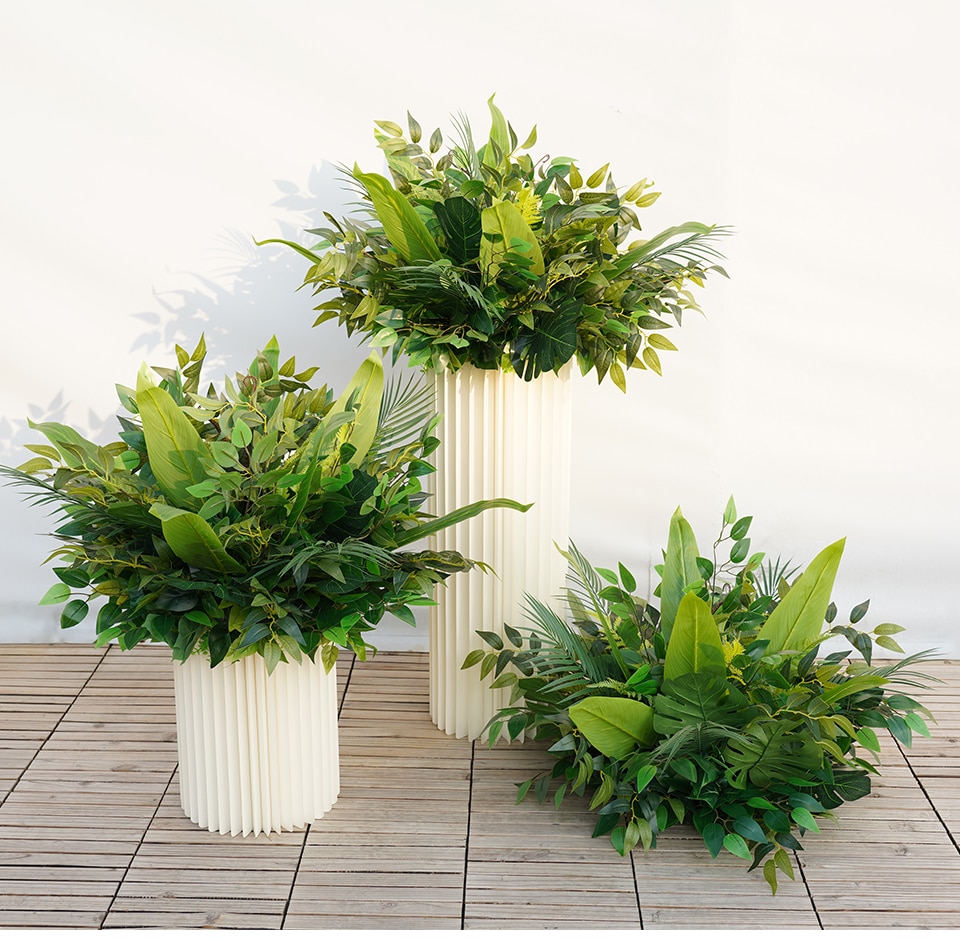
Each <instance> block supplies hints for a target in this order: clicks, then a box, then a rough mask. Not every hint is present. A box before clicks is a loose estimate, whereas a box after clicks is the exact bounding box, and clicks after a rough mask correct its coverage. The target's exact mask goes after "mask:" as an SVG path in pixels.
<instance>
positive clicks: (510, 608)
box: [430, 364, 572, 739]
mask: <svg viewBox="0 0 960 940" xmlns="http://www.w3.org/2000/svg"><path fill="white" fill-rule="evenodd" d="M435 384H436V400H437V411H438V412H439V413H440V414H442V415H443V420H442V421H441V423H440V428H439V432H438V436H439V437H440V439H441V444H440V447H439V448H438V449H437V451H436V453H435V454H434V458H435V464H436V467H437V477H436V484H435V486H436V498H435V506H436V512H437V514H438V515H443V514H444V513H447V512H450V511H452V510H454V509H456V508H457V507H459V506H463V505H465V504H467V503H471V502H474V501H475V500H478V499H493V498H495V497H501V496H502V497H508V498H510V499H516V500H519V501H520V502H522V503H531V502H532V503H534V505H533V507H532V508H531V509H530V510H528V511H527V512H526V513H520V512H515V511H514V510H509V509H494V510H490V511H488V512H485V513H482V514H481V515H479V516H477V517H475V518H473V519H469V520H467V521H466V522H461V523H459V524H458V525H456V526H453V527H451V528H449V529H446V530H444V531H443V532H440V533H439V534H438V535H437V536H436V547H437V548H438V549H440V550H456V551H459V552H461V553H462V554H464V555H466V556H467V557H468V558H472V559H474V560H477V561H483V562H485V563H486V564H488V565H490V566H491V567H492V568H493V569H494V572H495V574H489V573H484V572H482V571H480V570H479V569H474V570H473V571H469V572H467V573H465V574H457V575H454V576H453V577H451V578H450V579H448V580H447V581H446V582H445V583H444V584H443V585H440V586H439V587H438V588H437V592H436V599H437V601H438V606H437V607H433V608H431V611H430V715H431V717H432V718H433V721H434V722H435V723H436V725H437V727H438V728H440V729H441V730H442V731H446V732H447V733H448V734H455V735H456V736H457V737H458V738H462V737H469V738H471V739H474V738H477V737H479V735H480V733H481V732H482V731H483V728H484V726H485V725H486V724H487V722H488V721H489V720H490V719H491V718H492V717H493V716H494V715H495V714H496V712H497V711H498V710H499V709H500V708H502V707H504V706H506V705H507V704H508V703H509V690H503V689H491V688H489V686H490V682H491V680H492V676H487V677H486V678H485V679H483V680H481V679H480V670H479V668H478V667H475V668H473V669H468V670H466V671H461V669H460V667H461V665H462V664H463V661H464V659H465V658H466V656H467V653H469V652H470V651H471V650H474V649H485V650H488V649H489V647H487V646H485V644H484V643H483V641H482V640H481V639H480V638H479V637H478V636H477V635H476V631H477V630H489V631H493V632H495V633H499V634H501V635H502V634H503V625H504V623H508V624H510V625H517V624H522V623H524V621H525V616H524V614H523V605H524V594H525V593H528V594H531V595H532V596H534V597H536V598H538V599H540V600H542V601H544V602H546V603H550V602H551V601H552V600H553V598H554V597H556V596H557V595H558V594H559V593H560V591H561V589H562V588H563V585H564V582H565V575H566V568H567V563H566V561H565V560H564V558H563V557H562V556H561V555H560V553H559V552H558V551H557V550H556V548H555V547H554V543H556V544H557V545H559V546H560V547H561V548H566V547H567V543H568V533H569V518H570V425H571V410H572V409H571V379H570V366H569V364H567V365H566V366H564V368H563V369H562V370H561V372H560V375H559V376H558V375H555V374H554V373H552V372H550V373H545V374H543V375H541V376H539V377H538V378H537V379H535V380H534V381H532V382H524V381H523V380H522V379H521V378H520V377H519V376H517V375H514V374H513V373H504V372H499V371H494V370H482V369H475V368H473V367H472V366H465V367H464V368H462V369H460V370H459V371H458V372H456V373H454V374H450V373H447V372H444V373H442V374H438V375H436V376H435Z"/></svg>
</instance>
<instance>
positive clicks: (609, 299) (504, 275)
mask: <svg viewBox="0 0 960 940" xmlns="http://www.w3.org/2000/svg"><path fill="white" fill-rule="evenodd" d="M488 104H489V109H490V114H491V118H492V120H491V127H490V132H489V136H488V138H487V140H486V141H484V142H482V143H480V144H478V143H477V142H476V141H475V139H474V135H473V132H472V130H471V127H470V122H469V121H468V119H467V118H466V117H465V116H463V115H461V116H460V117H459V119H458V120H457V121H456V122H455V123H456V133H457V142H456V143H455V144H454V145H453V147H451V148H449V149H446V150H443V147H444V144H443V135H442V134H441V132H440V130H439V129H437V130H435V131H434V132H433V134H431V136H430V138H429V142H428V144H427V149H424V146H423V144H422V143H421V141H422V130H421V127H420V125H419V124H418V123H417V121H415V120H414V119H413V118H412V117H411V116H410V115H409V114H408V115H407V117H408V121H407V130H404V128H403V127H401V126H400V125H399V124H397V123H395V122H393V121H377V122H376V126H377V131H376V139H377V142H378V144H379V146H380V148H381V149H382V150H383V152H384V154H385V155H386V161H387V166H388V168H389V172H390V175H391V177H392V180H388V179H386V178H385V177H383V176H380V175H378V174H376V173H364V172H363V171H362V170H361V169H360V168H359V167H354V168H353V170H352V171H346V172H347V174H348V179H349V180H350V182H351V183H352V184H353V185H354V186H355V188H356V189H357V190H358V191H359V194H360V195H361V197H362V198H363V204H362V205H363V209H364V212H365V214H367V215H369V217H370V218H369V221H366V220H363V219H337V218H335V217H333V216H332V215H330V214H329V213H327V219H328V220H329V222H330V226H329V227H326V228H320V229H311V230H309V232H308V234H312V235H316V236H318V238H319V239H320V240H319V241H318V242H316V243H314V244H312V245H310V246H309V247H308V246H303V245H299V244H297V243H295V242H291V241H287V240H284V239H267V240H266V241H264V242H261V243H260V244H267V243H271V242H275V243H280V244H285V245H288V246H289V247H291V248H293V249H295V250H296V251H298V252H300V254H302V255H303V256H304V257H306V258H307V260H308V261H309V262H310V267H309V268H308V270H307V273H306V276H305V280H304V283H305V284H307V285H309V286H310V287H311V288H313V290H314V292H315V293H317V294H321V293H322V294H323V297H324V299H323V302H322V303H320V305H319V306H318V307H317V308H316V309H317V310H319V311H320V316H319V317H318V318H317V321H316V323H318V324H319V323H322V322H324V321H326V320H331V319H336V320H338V321H339V322H340V324H341V325H343V326H344V327H345V328H346V330H347V332H348V333H350V334H352V333H354V332H358V333H360V334H362V335H364V336H367V337H369V339H370V343H371V345H373V346H375V347H379V348H391V349H392V350H393V355H394V361H396V358H397V357H398V356H400V354H405V355H406V356H407V357H408V361H409V364H410V365H412V366H423V367H426V368H428V369H433V370H435V371H443V370H449V371H451V372H456V371H457V370H458V369H460V368H461V366H463V365H464V364H467V363H469V364H471V365H473V366H475V367H477V368H479V369H503V370H505V371H509V370H511V369H512V370H513V371H515V372H516V373H517V374H518V375H520V376H522V377H523V378H524V379H526V380H532V379H535V378H536V377H537V376H538V375H539V374H540V373H541V372H548V371H551V370H552V371H558V370H559V369H560V367H561V366H562V365H563V364H564V363H566V362H568V361H569V360H571V359H572V358H574V356H576V359H577V362H578V365H579V367H580V369H581V371H582V372H583V373H584V374H586V373H588V372H589V371H590V370H595V371H596V374H597V378H598V380H602V379H603V378H604V377H605V376H608V375H609V377H610V379H611V380H612V381H613V382H614V384H616V385H617V386H618V387H619V388H621V389H623V390H624V391H625V390H626V377H625V370H626V369H629V368H630V367H635V368H639V369H650V370H653V371H654V372H656V373H659V372H660V370H661V363H660V353H661V352H663V351H664V350H673V349H676V346H674V344H673V342H672V341H671V340H670V339H669V338H668V337H667V336H665V335H664V331H665V330H668V329H669V328H670V327H671V326H672V324H671V323H670V322H668V320H665V319H664V317H668V318H669V319H670V320H672V321H674V323H676V325H678V326H679V325H680V324H681V320H682V315H683V313H684V312H686V311H691V310H699V307H698V306H697V303H696V301H695V299H694V297H693V294H692V293H691V291H690V287H691V286H692V285H697V286H701V285H702V284H703V280H704V278H705V277H706V276H707V274H708V273H709V272H711V271H714V272H719V273H721V274H723V273H724V272H723V269H722V268H721V267H719V265H717V263H716V262H717V260H718V259H719V258H721V257H722V256H721V255H720V253H719V252H718V250H717V248H716V244H715V242H716V240H717V239H718V237H719V236H721V235H724V234H727V232H728V230H727V229H724V228H721V227H717V226H714V225H704V224H702V223H700V222H685V223H683V224H681V225H677V226H673V227H670V228H668V229H666V230H665V231H663V232H660V233H659V234H657V235H654V236H653V237H651V238H636V237H634V239H633V240H629V239H630V235H631V232H635V233H637V232H639V230H640V220H639V217H638V215H637V210H641V209H644V208H647V207H648V206H651V205H653V203H654V202H656V200H657V198H658V197H659V195H660V193H658V192H655V191H653V190H652V186H653V184H652V183H651V182H650V181H648V180H646V179H642V180H640V181H638V182H636V183H634V184H632V185H631V186H629V187H627V188H625V189H621V188H620V187H618V186H617V185H616V184H615V182H614V179H613V175H612V174H611V173H610V171H609V164H604V165H603V166H600V167H598V168H597V169H595V170H594V171H593V172H591V173H589V174H588V175H586V176H584V174H583V173H582V172H581V170H580V168H579V167H578V165H577V162H576V161H575V160H574V159H572V158H570V157H554V158H553V159H551V158H550V157H549V156H544V157H542V158H536V159H535V158H534V157H532V156H531V155H530V154H529V153H528V152H527V151H528V150H529V148H531V147H533V146H534V145H535V144H536V140H537V129H536V127H534V128H533V130H532V131H531V132H530V134H529V135H528V136H527V138H526V140H525V141H524V142H523V143H519V138H518V136H517V134H516V132H515V131H514V129H513V127H512V126H511V125H510V123H509V122H508V121H507V120H506V118H505V117H504V115H503V113H502V112H501V111H500V109H499V108H498V107H497V106H496V105H495V104H494V102H493V98H492V97H491V98H490V100H489V102H488ZM441 151H443V152H441Z"/></svg>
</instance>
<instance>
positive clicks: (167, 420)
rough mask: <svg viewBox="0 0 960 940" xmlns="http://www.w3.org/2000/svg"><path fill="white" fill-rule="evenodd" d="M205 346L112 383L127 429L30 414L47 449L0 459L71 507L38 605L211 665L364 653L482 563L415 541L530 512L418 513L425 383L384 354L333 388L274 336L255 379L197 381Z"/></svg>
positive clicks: (40, 492)
mask: <svg viewBox="0 0 960 940" xmlns="http://www.w3.org/2000/svg"><path fill="white" fill-rule="evenodd" d="M205 354H206V347H205V344H204V342H203V340H202V339H201V341H200V344H199V345H198V346H197V348H196V349H195V350H194V352H193V353H192V354H189V353H188V352H187V351H186V350H184V349H182V348H180V347H177V359H178V366H177V368H176V369H166V368H163V369H157V370H156V373H152V372H151V371H150V370H148V369H147V367H146V366H144V368H143V369H142V370H141V373H140V376H139V378H138V381H137V387H136V389H133V388H128V387H124V386H118V387H117V388H118V392H119V396H120V401H121V403H122V405H123V407H124V408H125V409H126V411H127V412H128V413H129V417H128V416H123V415H121V416H119V417H118V420H119V423H120V426H121V431H120V434H119V437H120V440H119V441H117V442H115V443H111V444H107V445H105V446H99V445H97V444H95V443H93V442H91V441H88V440H86V439H84V438H83V437H82V436H81V435H80V434H79V433H78V432H77V431H75V430H74V429H72V428H70V427H67V426H65V425H62V424H56V423H52V422H48V423H44V424H37V425H33V426H34V427H35V428H36V430H38V431H40V432H42V433H43V434H44V435H45V436H46V438H47V440H48V441H49V444H37V445H29V447H30V450H32V451H33V452H34V453H35V454H36V456H35V457H34V458H33V459H32V460H29V461H28V462H26V463H25V464H23V465H22V466H20V467H19V468H16V469H11V468H0V472H2V473H3V474H4V475H6V476H8V477H9V478H10V480H9V483H10V484H11V485H15V486H18V487H21V488H23V489H24V490H26V491H27V492H28V493H29V496H28V498H29V499H30V500H31V501H32V502H34V503H36V504H39V505H52V506H54V507H56V508H55V511H56V512H58V513H59V514H60V515H61V516H62V517H63V521H62V524H61V525H59V527H58V528H57V529H56V531H55V533H54V535H55V536H56V538H57V539H59V540H60V541H61V542H63V543H64V545H63V546H62V547H60V548H58V549H57V550H55V551H54V552H53V553H52V555H51V556H50V558H49V559H47V560H48V561H50V560H56V561H59V562H61V565H60V566H59V567H55V568H54V572H55V573H56V575H57V577H58V579H59V583H58V584H56V585H54V586H53V587H52V588H51V589H50V590H49V591H48V592H47V594H46V596H45V597H44V599H43V600H42V601H41V603H47V604H56V603H63V602H66V606H65V607H64V609H63V612H62V614H61V625H62V626H63V627H71V626H74V625H75V624H78V623H80V622H81V621H83V620H84V619H85V618H86V617H87V615H88V613H89V612H90V610H91V606H90V604H91V601H93V600H101V601H103V604H102V606H101V607H100V609H99V611H98V613H97V614H96V620H97V627H96V629H97V640H96V642H97V644H98V645H102V644H104V643H107V642H109V641H111V640H116V641H117V642H118V643H119V645H120V646H121V647H122V648H123V649H129V648H131V647H133V646H136V645H137V644H138V643H141V642H143V641H156V642H160V643H165V644H167V645H168V646H170V647H171V649H172V650H173V657H174V659H176V660H180V661H183V660H186V659H187V657H188V656H190V655H191V654H192V653H194V652H201V653H204V654H206V655H208V656H209V659H210V663H211V665H216V664H217V663H219V662H221V661H224V660H226V661H232V660H235V659H238V658H240V657H242V656H246V655H250V654H259V655H262V656H263V657H264V659H265V661H266V664H267V667H268V670H271V671H272V669H273V668H274V667H275V666H276V664H277V663H278V662H280V661H295V662H300V661H301V658H302V656H303V655H304V654H306V655H307V656H309V657H311V658H315V657H316V655H317V654H318V653H319V655H320V656H321V657H322V660H323V662H324V664H325V665H326V667H327V668H328V669H329V668H330V666H331V665H332V663H333V662H335V661H336V657H337V652H338V649H339V648H341V647H343V648H349V649H351V650H353V651H354V652H355V653H356V654H357V655H358V656H359V657H360V658H364V657H365V655H366V653H367V649H368V645H367V643H366V639H365V634H366V632H367V631H369V630H371V629H372V628H373V627H374V625H376V624H377V623H378V622H379V621H380V620H381V618H382V617H383V615H384V614H385V613H387V612H391V613H393V614H396V615H397V616H399V617H400V618H401V619H403V620H407V621H409V622H411V623H412V622H414V615H413V611H412V610H411V608H412V607H413V606H415V605H425V604H431V603H432V600H431V594H432V591H433V586H434V584H435V583H436V582H438V581H441V580H443V579H444V578H446V577H447V576H448V575H450V574H451V573H453V572H456V571H460V570H463V569H465V568H469V567H471V566H472V565H473V564H474V562H471V561H469V560H467V559H465V558H463V557H462V556H461V555H459V554H458V553H456V552H445V553H436V552H429V551H403V550H401V549H403V548H404V546H408V545H411V544H412V543H414V542H416V541H418V540H419V539H421V538H423V537H425V536H427V535H430V534H431V533H433V532H436V531H438V530H440V529H443V528H445V527H446V526H448V525H453V524H454V523H456V522H459V521H461V520H462V519H466V518H470V517H472V516H474V515H476V514H477V513H479V512H481V511H483V510H484V509H486V508H492V507H494V506H502V507H511V508H515V509H522V508H525V507H521V506H520V505H519V504H518V503H516V502H514V501H512V500H506V499H504V500H491V501H486V502H480V503H473V504H471V505H469V506H464V507H462V508H460V509H458V510H456V511H454V512H452V513H450V514H448V515H447V516H445V517H443V518H434V517H432V516H429V515H428V514H427V513H426V512H425V511H424V510H423V508H422V504H423V501H424V499H425V498H426V495H427V494H426V493H424V492H423V489H422V487H421V479H422V478H423V477H424V476H425V475H427V474H429V473H431V472H432V471H433V467H432V466H431V465H430V464H429V463H428V462H427V459H426V458H427V457H428V456H429V455H430V453H431V452H432V451H433V450H434V449H435V448H436V446H437V444H438V440H437V438H436V437H434V436H433V429H434V427H435V426H436V423H437V419H435V418H431V417H430V414H431V411H432V400H431V396H430V393H429V391H428V390H426V389H423V388H421V387H419V386H417V385H414V384H412V383H408V385H407V386H406V387H404V388H401V387H399V386H397V385H392V386H391V385H388V386H387V388H386V389H385V388H384V378H383V366H382V364H381V362H380V359H379V357H377V356H376V355H375V354H374V355H371V356H370V357H369V358H368V359H367V360H366V361H365V362H364V363H363V364H362V365H361V366H360V368H359V370H358V371H357V373H356V375H355V376H354V378H353V379H352V380H351V382H350V383H349V385H348V387H347V388H346V389H345V390H344V392H343V394H342V395H341V396H340V397H339V398H338V399H337V400H336V401H334V398H333V393H332V392H331V391H330V390H329V389H327V388H326V387H325V386H324V387H320V388H312V387H311V386H310V385H308V384H307V383H308V380H309V379H310V378H311V377H312V375H313V373H314V372H315V371H316V370H315V369H308V370H306V371H304V372H297V371H296V364H295V360H294V359H289V360H287V361H286V362H284V363H282V364H281V361H280V350H279V347H278V345H277V343H276V340H275V339H272V340H271V341H270V342H269V343H268V344H267V345H266V346H265V347H264V349H263V351H262V352H260V353H259V354H258V355H257V357H256V359H255V360H254V362H253V363H252V365H251V366H250V370H249V372H248V373H247V374H246V375H238V376H237V379H236V382H232V381H230V380H229V379H226V380H225V382H224V388H223V390H222V391H220V392H218V391H217V390H216V389H215V388H214V387H213V386H211V387H210V388H209V390H207V391H206V393H201V391H200V386H199V378H200V371H201V367H202V364H203V360H204V357H205ZM158 378H159V381H158Z"/></svg>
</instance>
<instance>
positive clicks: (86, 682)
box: [0, 646, 110, 809]
mask: <svg viewBox="0 0 960 940" xmlns="http://www.w3.org/2000/svg"><path fill="white" fill-rule="evenodd" d="M109 649H110V647H109V646H105V647H104V648H103V652H102V653H101V654H100V658H99V659H98V660H97V661H96V664H95V665H94V666H93V668H92V669H91V670H90V671H89V672H88V673H87V678H86V679H84V680H83V685H81V686H80V688H79V689H77V693H76V695H74V696H73V698H72V699H70V701H69V702H68V703H67V705H66V707H65V708H64V709H63V711H62V712H60V717H59V718H57V720H56V723H55V724H54V726H53V727H52V728H51V729H50V731H49V732H47V735H46V737H45V738H44V739H43V741H41V742H40V745H39V747H38V748H37V749H36V751H34V752H33V757H31V758H30V760H28V761H27V763H26V765H25V766H24V767H23V769H22V770H21V771H20V773H18V774H17V778H16V780H15V781H14V782H13V786H11V787H10V789H9V790H7V792H6V793H5V794H3V796H2V797H0V809H2V808H3V806H4V804H5V803H6V802H7V800H8V799H9V798H10V797H11V796H12V795H13V794H14V793H15V792H16V789H17V787H18V786H19V785H20V781H21V780H23V777H24V775H25V774H26V773H27V771H28V770H30V768H31V767H32V766H33V763H34V761H35V760H36V759H37V758H38V757H39V756H40V752H41V751H42V750H43V749H44V748H45V747H46V746H47V744H48V743H49V741H50V739H51V738H52V737H53V736H54V735H55V734H56V733H57V732H58V731H59V730H60V726H61V725H62V724H63V720H64V719H65V718H66V717H67V714H68V713H69V711H70V709H71V708H73V706H74V705H76V703H77V699H79V698H80V696H81V695H83V690H84V689H86V687H87V686H88V685H89V684H90V680H91V679H92V678H93V677H94V675H95V674H96V671H97V670H98V669H99V668H100V667H101V666H102V665H103V661H104V660H105V659H106V658H107V653H108V652H109Z"/></svg>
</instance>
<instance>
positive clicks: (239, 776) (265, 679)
mask: <svg viewBox="0 0 960 940" xmlns="http://www.w3.org/2000/svg"><path fill="white" fill-rule="evenodd" d="M317 659H318V661H317V662H316V663H313V662H311V661H310V660H309V659H308V658H307V657H304V659H303V663H301V664H297V663H280V664H279V665H278V666H277V667H276V669H274V671H273V674H272V675H269V676H268V675H267V668H266V664H265V663H264V661H263V658H262V657H260V656H245V657H244V658H243V659H241V660H239V661H238V662H235V663H229V664H225V663H220V664H219V665H217V666H215V667H214V668H213V669H211V668H210V661H209V660H208V659H207V658H206V657H205V656H200V655H195V656H190V657H189V658H188V659H187V661H186V662H184V663H178V662H175V663H174V664H173V677H174V691H175V695H176V707H177V749H178V752H179V757H180V802H181V804H182V806H183V810H184V812H185V813H186V814H187V816H189V817H190V819H191V820H192V821H193V822H195V823H197V824H198V825H200V826H202V827H203V828H204V829H208V830H209V831H210V832H220V833H221V834H222V835H226V834H228V833H229V834H230V835H232V836H235V835H241V834H242V835H249V834H250V833H253V834H254V835H259V834H260V833H261V832H280V831H282V830H285V829H286V830H290V829H296V828H299V827H301V826H305V825H306V824H307V823H309V822H312V821H313V820H314V819H317V818H319V817H320V816H322V815H323V814H324V813H325V812H327V810H329V809H330V807H331V806H333V804H334V802H335V801H336V799H337V794H338V793H339V792H340V757H339V749H338V742H337V673H336V667H334V668H333V669H331V670H330V672H329V673H327V672H325V671H324V668H323V665H322V663H320V662H319V656H318V657H317Z"/></svg>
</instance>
